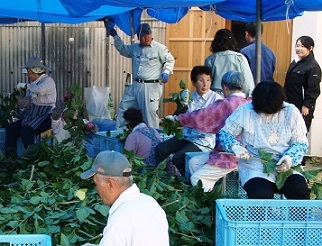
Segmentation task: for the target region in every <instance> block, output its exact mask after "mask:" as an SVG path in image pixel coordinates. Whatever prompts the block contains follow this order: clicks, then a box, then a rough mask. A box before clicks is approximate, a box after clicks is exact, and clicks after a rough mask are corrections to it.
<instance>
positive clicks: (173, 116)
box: [164, 115, 178, 122]
mask: <svg viewBox="0 0 322 246" xmlns="http://www.w3.org/2000/svg"><path fill="white" fill-rule="evenodd" d="M164 118H165V119H167V120H171V121H172V122H176V121H178V116H177V115H167V116H166V117H164Z"/></svg>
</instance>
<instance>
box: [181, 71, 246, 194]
mask: <svg viewBox="0 0 322 246" xmlns="http://www.w3.org/2000/svg"><path fill="white" fill-rule="evenodd" d="M244 85H245V81H244V77H243V76H242V74H241V73H240V72H237V71H228V72H227V73H225V74H224V75H223V77H222V80H221V87H222V91H223V94H224V96H225V99H219V100H217V101H215V102H214V103H212V104H210V105H209V106H208V107H206V108H203V109H199V110H197V111H194V112H191V113H185V114H180V115H178V116H177V117H176V118H175V119H176V120H177V121H179V122H180V124H181V125H183V126H187V127H190V128H194V129H197V130H199V131H202V132H207V133H213V134H217V133H218V132H219V130H220V129H221V128H222V127H223V126H224V124H225V120H226V119H227V118H228V116H230V114H231V113H232V112H233V111H234V110H235V109H236V108H238V107H239V106H240V105H242V104H245V103H247V102H248V100H247V99H246V96H245V94H244V93H243V92H242V90H243V88H244ZM220 151H221V147H220V146H219V145H218V141H217V143H216V147H215V149H214V150H213V151H212V152H211V153H210V154H209V152H208V153H207V152H205V153H202V154H201V155H198V156H195V157H193V158H191V159H190V162H189V169H190V170H189V171H190V173H191V174H192V175H191V178H190V180H191V183H192V185H196V184H197V183H198V181H199V180H201V181H202V185H203V189H204V191H205V192H207V191H210V190H211V189H212V188H213V186H214V185H215V183H216V182H217V181H218V180H219V179H220V178H221V177H223V176H225V175H226V174H227V173H229V172H231V171H232V170H234V169H235V168H236V167H237V163H238V160H237V158H236V157H234V156H231V155H223V154H220V153H219V152H220Z"/></svg>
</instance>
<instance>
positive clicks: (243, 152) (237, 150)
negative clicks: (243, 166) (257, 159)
mask: <svg viewBox="0 0 322 246" xmlns="http://www.w3.org/2000/svg"><path fill="white" fill-rule="evenodd" d="M231 150H232V151H233V152H234V154H235V156H236V157H237V158H238V159H245V160H249V159H250V158H251V155H250V154H249V152H248V150H247V149H245V148H244V147H242V146H240V145H234V146H233V147H232V148H231Z"/></svg>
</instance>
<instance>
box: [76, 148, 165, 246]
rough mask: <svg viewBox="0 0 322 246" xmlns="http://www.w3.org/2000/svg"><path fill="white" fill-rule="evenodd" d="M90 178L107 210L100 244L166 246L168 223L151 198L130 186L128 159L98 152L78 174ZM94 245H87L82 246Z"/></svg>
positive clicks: (160, 209) (113, 153)
mask: <svg viewBox="0 0 322 246" xmlns="http://www.w3.org/2000/svg"><path fill="white" fill-rule="evenodd" d="M90 177H93V180H94V183H95V184H96V187H97V192H98V194H99V195H100V197H101V198H102V200H103V202H104V203H105V204H106V205H107V206H109V207H110V210H109V216H108V220H107V225H106V226H105V228H104V230H103V237H102V239H101V241H100V243H99V245H104V246H109V245H140V246H150V245H160V246H163V245H164V246H168V245H169V234H168V228H169V226H168V221H167V218H166V214H165V212H164V211H163V209H162V208H161V207H160V205H159V204H158V203H157V202H156V200H154V199H153V198H152V197H151V196H148V195H145V194H143V193H140V190H139V188H138V187H137V186H136V184H133V183H132V182H133V178H132V169H131V165H130V163H129V161H128V160H127V158H126V157H125V156H124V155H122V154H121V153H119V152H116V151H102V152H100V153H99V154H98V155H97V156H96V158H95V159H94V162H93V164H92V167H91V168H90V169H89V170H87V171H85V172H84V173H82V174H81V178H82V179H88V178H90ZM90 245H95V244H90V243H86V244H84V245H83V246H90Z"/></svg>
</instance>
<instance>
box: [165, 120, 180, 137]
mask: <svg viewBox="0 0 322 246" xmlns="http://www.w3.org/2000/svg"><path fill="white" fill-rule="evenodd" d="M181 128H182V126H181V124H180V123H179V122H178V121H175V122H173V121H172V120H169V119H166V118H164V119H163V120H162V129H163V131H164V132H165V133H166V134H167V135H175V136H176V137H177V138H178V139H182V130H181Z"/></svg>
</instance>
